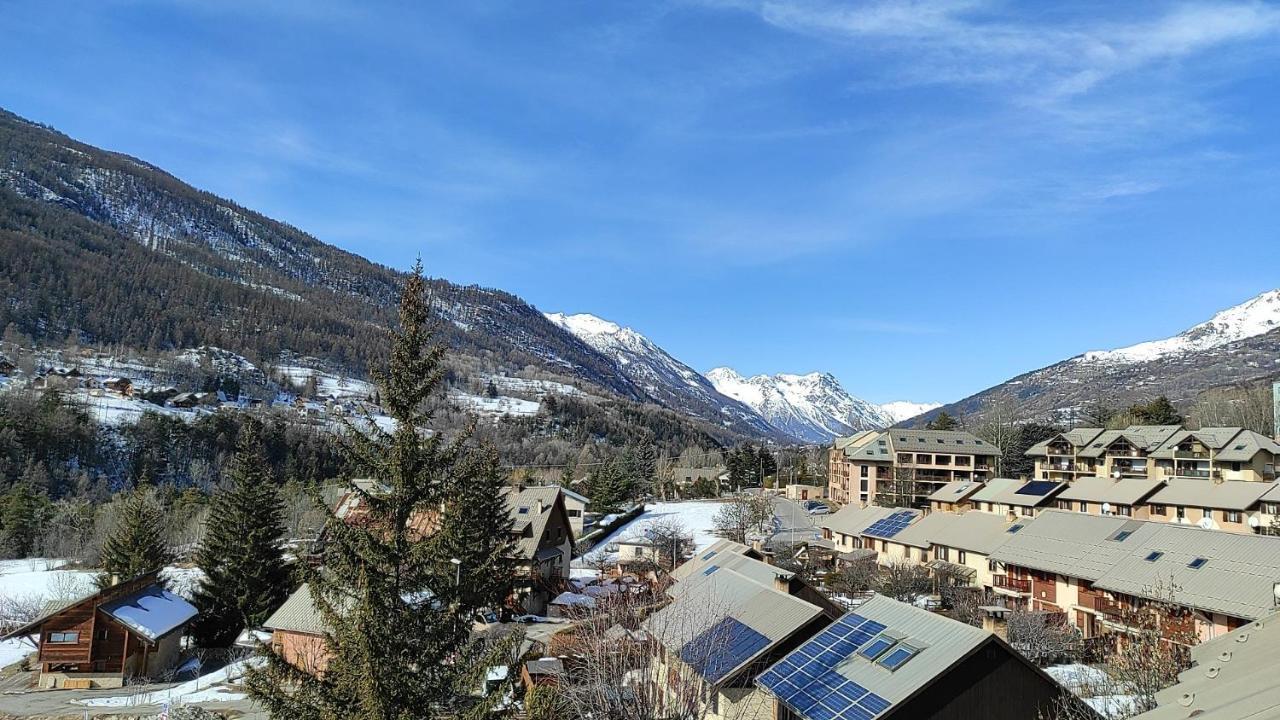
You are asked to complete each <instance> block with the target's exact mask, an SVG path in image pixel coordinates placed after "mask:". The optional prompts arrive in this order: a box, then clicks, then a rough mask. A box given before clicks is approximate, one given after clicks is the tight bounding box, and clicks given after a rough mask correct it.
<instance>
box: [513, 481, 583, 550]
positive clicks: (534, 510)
mask: <svg viewBox="0 0 1280 720" xmlns="http://www.w3.org/2000/svg"><path fill="white" fill-rule="evenodd" d="M562 492H564V490H563V489H562V488H560V487H559V486H557V485H546V486H541V487H528V488H524V489H523V490H516V489H515V488H512V489H510V490H508V491H507V511H508V512H509V513H510V514H511V518H512V520H514V521H515V523H516V531H517V532H519V534H520V537H519V538H517V539H516V541H515V543H514V545H513V547H514V555H515V556H516V557H520V558H523V559H525V560H533V559H535V558H537V556H538V546H539V544H540V542H541V540H542V534H543V532H544V531H545V529H546V527H547V522H548V521H549V520H550V519H551V514H552V513H553V512H555V510H556V507H557V505H560V506H561V507H563V503H557V501H558V500H560V493H562ZM539 503H541V505H539ZM539 508H541V512H539ZM530 526H532V529H531V531H530V532H524V530H525V529H526V528H528V527H530ZM567 526H568V523H566V529H567ZM570 542H572V540H570Z"/></svg>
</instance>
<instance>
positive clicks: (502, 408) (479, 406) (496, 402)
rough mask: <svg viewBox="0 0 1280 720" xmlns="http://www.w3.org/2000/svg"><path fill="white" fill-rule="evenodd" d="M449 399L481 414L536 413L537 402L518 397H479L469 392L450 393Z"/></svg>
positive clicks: (517, 414)
mask: <svg viewBox="0 0 1280 720" xmlns="http://www.w3.org/2000/svg"><path fill="white" fill-rule="evenodd" d="M449 399H450V400H453V401H454V402H456V403H458V404H459V405H461V406H463V407H464V408H466V409H467V410H470V411H472V412H476V413H479V414H481V415H496V416H502V415H514V416H520V415H526V416H527V415H537V414H538V408H539V406H540V405H539V403H538V402H537V401H534V400H521V399H520V398H513V397H502V396H498V397H496V398H491V397H481V396H479V395H471V394H470V393H462V392H459V393H451V394H450V395H449Z"/></svg>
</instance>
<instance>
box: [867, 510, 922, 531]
mask: <svg viewBox="0 0 1280 720" xmlns="http://www.w3.org/2000/svg"><path fill="white" fill-rule="evenodd" d="M915 518H916V512H915V511H914V510H903V511H902V512H896V513H893V514H892V515H890V516H888V517H885V518H881V519H879V520H877V521H875V522H873V523H871V525H870V527H868V528H867V529H866V530H864V531H863V534H865V535H872V536H875V537H882V538H891V537H893V536H894V535H897V534H898V533H900V532H902V531H903V530H905V529H906V528H907V526H908V525H910V524H911V521H912V520H915Z"/></svg>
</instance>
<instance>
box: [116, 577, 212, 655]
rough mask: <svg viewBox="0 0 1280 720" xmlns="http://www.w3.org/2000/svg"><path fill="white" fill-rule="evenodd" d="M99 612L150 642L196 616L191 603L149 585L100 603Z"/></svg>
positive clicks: (156, 586)
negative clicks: (104, 603) (121, 596)
mask: <svg viewBox="0 0 1280 720" xmlns="http://www.w3.org/2000/svg"><path fill="white" fill-rule="evenodd" d="M102 611H103V612H104V613H106V614H107V615H110V616H111V617H112V618H114V619H115V620H117V621H118V622H119V623H120V624H122V625H124V626H125V627H127V628H129V629H130V630H133V631H134V632H136V633H138V634H139V635H141V636H143V637H144V638H146V639H147V640H149V641H151V642H155V641H156V640H159V639H160V638H162V637H164V636H165V635H168V634H169V633H171V632H173V631H174V630H177V629H178V628H180V627H182V626H183V625H186V624H187V622H188V621H189V620H191V618H194V617H195V616H196V615H197V611H196V608H195V606H194V605H192V604H191V603H189V602H187V601H186V600H183V599H182V598H181V597H178V596H177V595H175V594H173V593H171V592H169V591H168V590H165V589H164V588H162V587H160V586H159V585H151V586H149V587H147V588H144V589H142V590H139V591H138V592H136V593H133V594H131V595H126V596H125V597H123V598H120V599H119V600H113V601H111V602H109V603H107V604H106V605H103V606H102Z"/></svg>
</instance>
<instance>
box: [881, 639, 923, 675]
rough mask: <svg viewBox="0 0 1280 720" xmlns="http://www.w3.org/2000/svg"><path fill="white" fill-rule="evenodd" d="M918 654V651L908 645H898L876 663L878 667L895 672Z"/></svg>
mask: <svg viewBox="0 0 1280 720" xmlns="http://www.w3.org/2000/svg"><path fill="white" fill-rule="evenodd" d="M919 653H920V651H919V650H917V649H915V648H913V647H911V646H910V645H898V646H897V647H895V648H894V649H892V650H890V651H889V652H887V653H885V654H884V656H883V657H881V658H880V659H879V660H878V661H876V662H877V664H879V665H880V667H884V668H888V669H890V670H897V669H898V668H900V667H902V666H903V665H904V664H905V663H906V662H907V661H908V660H910V659H911V658H913V657H915V656H916V655H918V654H919Z"/></svg>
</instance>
